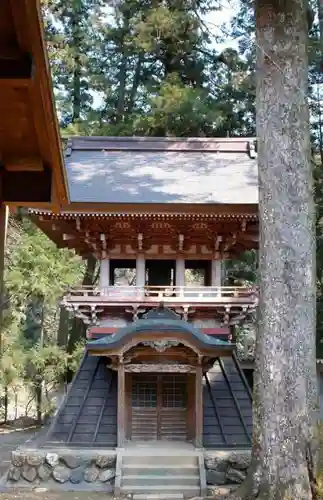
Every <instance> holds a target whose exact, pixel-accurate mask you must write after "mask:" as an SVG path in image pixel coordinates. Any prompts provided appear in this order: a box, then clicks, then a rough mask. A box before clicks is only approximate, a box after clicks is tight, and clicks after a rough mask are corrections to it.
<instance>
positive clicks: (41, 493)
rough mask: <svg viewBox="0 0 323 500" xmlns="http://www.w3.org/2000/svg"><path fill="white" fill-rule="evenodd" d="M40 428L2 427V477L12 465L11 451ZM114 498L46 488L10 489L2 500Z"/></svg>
mask: <svg viewBox="0 0 323 500" xmlns="http://www.w3.org/2000/svg"><path fill="white" fill-rule="evenodd" d="M37 432H38V429H37V428H35V427H32V428H27V429H21V428H20V429H19V428H16V427H0V478H1V477H2V476H4V474H5V473H6V471H7V470H8V468H9V465H10V457H11V452H12V451H14V450H15V449H17V448H18V446H19V445H22V444H24V443H25V442H26V441H27V440H29V439H31V438H32V437H33V436H34V435H35V434H36V433H37ZM103 496H104V499H105V500H109V498H110V500H112V498H113V497H110V496H109V495H107V494H106V493H105V494H104V495H103V494H102V493H83V492H63V491H60V492H52V491H46V490H45V489H44V488H35V489H33V490H27V489H23V490H19V489H16V490H15V489H10V492H6V493H1V492H0V500H99V499H101V500H102V497H103Z"/></svg>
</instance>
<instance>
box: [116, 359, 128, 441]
mask: <svg viewBox="0 0 323 500" xmlns="http://www.w3.org/2000/svg"><path fill="white" fill-rule="evenodd" d="M125 380H126V379H125V369H124V364H123V360H121V361H120V364H119V368H118V448H123V447H124V444H125V435H126V384H125Z"/></svg>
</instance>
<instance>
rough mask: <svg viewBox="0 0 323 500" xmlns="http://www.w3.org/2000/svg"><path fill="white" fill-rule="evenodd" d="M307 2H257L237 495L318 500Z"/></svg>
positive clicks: (267, 0) (271, 498)
mask: <svg viewBox="0 0 323 500" xmlns="http://www.w3.org/2000/svg"><path fill="white" fill-rule="evenodd" d="M306 5H307V3H306V2H305V0H284V1H283V0H271V1H269V0H256V22H257V43H258V45H259V47H261V49H258V56H257V57H258V60H257V64H258V73H257V101H256V105H257V108H256V109H257V137H258V165H259V188H260V189H259V193H260V199H259V218H260V262H259V269H260V304H259V324H258V333H257V341H256V371H255V386H254V415H253V419H254V435H253V450H252V451H253V453H252V465H251V468H250V472H249V477H248V479H247V481H246V482H245V484H244V485H242V487H241V489H240V491H239V492H238V493H237V494H236V497H238V498H244V499H246V498H248V499H253V498H257V499H258V500H264V499H266V500H289V499H293V500H308V499H313V498H317V497H316V482H315V475H314V474H315V470H314V469H315V467H314V459H313V456H314V453H315V446H314V445H315V440H314V429H315V421H316V408H317V393H316V371H315V367H316V363H315V232H314V203H313V193H312V190H313V188H312V169H311V162H310V134H309V113H308V104H307V99H306V94H307V85H308V82H307V80H308V69H307V15H306V12H307V11H306Z"/></svg>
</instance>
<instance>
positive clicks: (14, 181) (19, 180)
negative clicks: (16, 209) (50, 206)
mask: <svg viewBox="0 0 323 500" xmlns="http://www.w3.org/2000/svg"><path fill="white" fill-rule="evenodd" d="M0 177H1V178H2V200H3V202H4V203H6V204H10V203H15V204H16V205H19V204H24V203H30V204H32V205H34V203H35V202H36V203H50V201H51V187H52V172H51V171H50V170H48V169H46V170H44V171H43V172H9V171H8V170H5V169H4V168H2V170H1V167H0Z"/></svg>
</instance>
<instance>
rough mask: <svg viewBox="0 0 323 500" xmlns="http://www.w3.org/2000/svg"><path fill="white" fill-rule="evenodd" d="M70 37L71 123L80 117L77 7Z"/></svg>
mask: <svg viewBox="0 0 323 500" xmlns="http://www.w3.org/2000/svg"><path fill="white" fill-rule="evenodd" d="M72 37H73V49H74V54H73V63H74V70H73V97H72V99H73V109H72V122H73V123H74V122H76V121H77V120H79V119H80V117H81V74H82V64H81V55H80V50H81V41H82V37H81V15H80V12H79V7H78V6H77V7H76V8H75V10H74V13H73V18H72Z"/></svg>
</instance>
